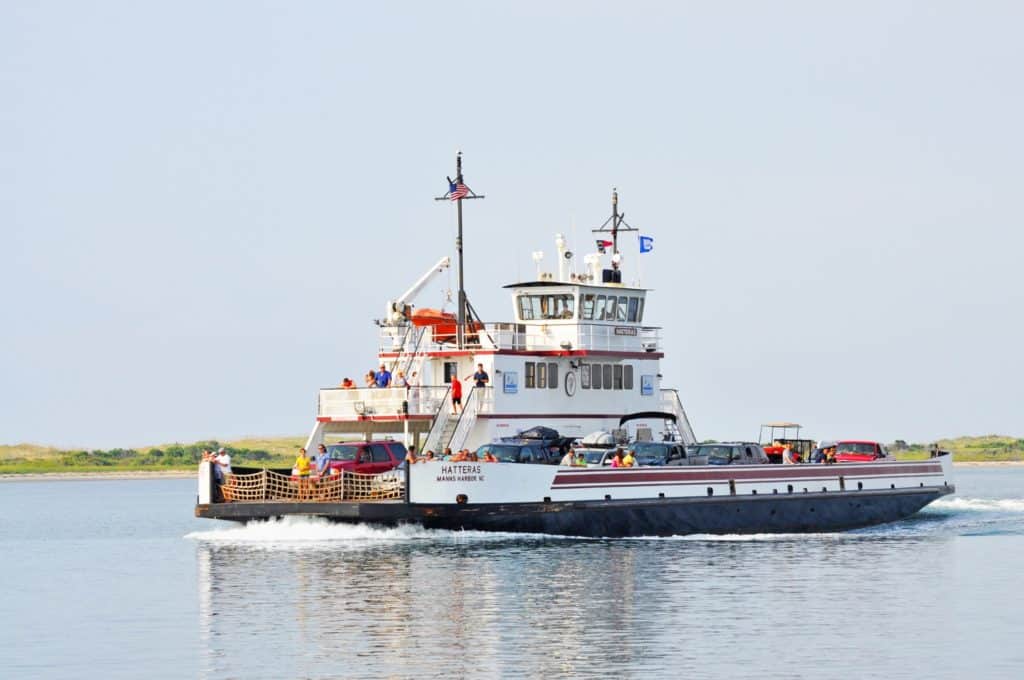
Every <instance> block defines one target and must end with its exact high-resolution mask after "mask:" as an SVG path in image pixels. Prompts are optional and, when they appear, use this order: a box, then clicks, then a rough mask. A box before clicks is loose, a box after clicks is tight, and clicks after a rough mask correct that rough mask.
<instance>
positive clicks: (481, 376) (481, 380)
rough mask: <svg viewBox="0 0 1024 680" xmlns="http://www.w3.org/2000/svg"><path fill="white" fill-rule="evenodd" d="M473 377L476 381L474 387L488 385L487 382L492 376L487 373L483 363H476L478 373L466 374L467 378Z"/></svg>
mask: <svg viewBox="0 0 1024 680" xmlns="http://www.w3.org/2000/svg"><path fill="white" fill-rule="evenodd" d="M470 378H472V379H473V380H474V381H475V382H474V383H473V385H474V387H487V383H489V382H490V381H491V376H489V375H487V371H485V370H484V365H483V364H477V365H476V373H474V374H473V375H471V376H466V380H469V379H470Z"/></svg>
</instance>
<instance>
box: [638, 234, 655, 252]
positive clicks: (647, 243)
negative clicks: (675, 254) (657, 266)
mask: <svg viewBox="0 0 1024 680" xmlns="http://www.w3.org/2000/svg"><path fill="white" fill-rule="evenodd" d="M652 250H654V239H653V238H652V237H650V236H641V237H640V252H641V253H649V252H651V251H652Z"/></svg>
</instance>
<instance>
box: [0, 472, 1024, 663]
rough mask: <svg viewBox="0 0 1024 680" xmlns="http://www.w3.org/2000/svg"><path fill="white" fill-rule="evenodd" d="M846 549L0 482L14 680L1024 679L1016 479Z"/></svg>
mask: <svg viewBox="0 0 1024 680" xmlns="http://www.w3.org/2000/svg"><path fill="white" fill-rule="evenodd" d="M954 481H955V483H956V484H957V487H958V494H957V496H955V497H953V498H945V499H941V500H939V501H938V502H936V503H934V504H933V505H932V506H930V507H929V508H927V509H925V510H924V511H923V512H921V513H919V514H918V515H916V516H915V517H913V518H911V519H909V520H906V521H903V522H899V523H896V524H891V525H887V526H883V527H877V528H873V529H868V530H861V531H856V532H852V533H843V534H812V535H777V536H771V535H762V536H742V537H741V536H725V537H711V536H691V537H685V538H668V539H654V538H652V539H625V540H623V539H617V540H580V539H567V538H552V537H545V536H518V535H511V534H485V533H476V532H435V531H424V530H421V529H414V528H401V529H382V528H372V527H351V526H343V525H330V524H326V523H321V522H318V521H310V520H286V521H280V522H271V523H260V524H253V525H249V526H238V525H232V524H228V523H221V522H214V521H209V520H197V519H195V518H194V517H193V515H192V510H193V504H194V502H195V484H194V482H193V481H192V480H181V479H157V480H86V481H16V482H5V483H0V678H192V677H198V678H216V679H218V680H220V679H223V678H335V677H337V678H359V677H374V678H376V677H396V678H426V677H444V678H448V677H484V678H489V677H528V678H540V677H544V678H562V677H594V676H601V677H645V678H649V677H687V678H759V679H763V678H803V677H806V678H917V679H919V678H929V679H930V678H961V677H962V678H1024V468H958V469H957V471H956V479H955V480H954Z"/></svg>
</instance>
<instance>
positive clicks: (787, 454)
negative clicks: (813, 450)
mask: <svg viewBox="0 0 1024 680" xmlns="http://www.w3.org/2000/svg"><path fill="white" fill-rule="evenodd" d="M782 464H783V465H796V456H794V455H793V448H792V447H791V446H790V445H789V444H786V445H785V446H783V447H782Z"/></svg>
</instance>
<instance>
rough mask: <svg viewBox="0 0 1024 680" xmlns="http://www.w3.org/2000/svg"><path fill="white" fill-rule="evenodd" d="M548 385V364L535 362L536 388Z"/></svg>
mask: <svg viewBox="0 0 1024 680" xmlns="http://www.w3.org/2000/svg"><path fill="white" fill-rule="evenodd" d="M547 386H548V365H547V364H545V363H543V362H540V361H538V362H537V388H538V389H543V388H545V387H547Z"/></svg>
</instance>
